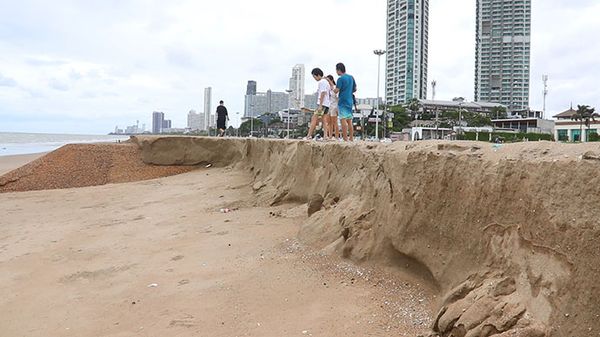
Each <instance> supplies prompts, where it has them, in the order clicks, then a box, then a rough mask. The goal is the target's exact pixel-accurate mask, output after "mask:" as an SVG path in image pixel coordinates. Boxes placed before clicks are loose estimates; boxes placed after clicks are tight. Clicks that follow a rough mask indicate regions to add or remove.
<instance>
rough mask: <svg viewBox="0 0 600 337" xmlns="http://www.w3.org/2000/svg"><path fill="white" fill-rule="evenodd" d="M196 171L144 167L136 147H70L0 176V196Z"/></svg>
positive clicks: (80, 145) (92, 145) (193, 167)
mask: <svg viewBox="0 0 600 337" xmlns="http://www.w3.org/2000/svg"><path fill="white" fill-rule="evenodd" d="M195 168H196V167H195V166H155V165H149V164H145V163H144V162H143V161H142V154H141V151H140V149H139V147H138V146H137V145H135V144H129V143H121V144H72V145H66V146H63V147H61V148H60V149H58V150H56V151H54V152H51V153H49V154H47V155H46V156H44V157H41V158H39V159H37V160H35V161H33V162H31V163H29V164H27V165H25V166H23V167H21V168H18V169H16V170H14V171H12V172H9V173H7V174H5V175H4V176H1V177H0V193H6V192H21V191H37V190H51V189H62V188H73V187H85V186H97V185H105V184H111V183H125V182H132V181H141V180H148V179H155V178H160V177H166V176H172V175H176V174H181V173H185V172H189V171H191V170H193V169H195Z"/></svg>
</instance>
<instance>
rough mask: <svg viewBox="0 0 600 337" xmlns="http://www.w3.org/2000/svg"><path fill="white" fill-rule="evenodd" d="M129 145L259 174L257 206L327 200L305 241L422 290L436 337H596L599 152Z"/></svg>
mask: <svg viewBox="0 0 600 337" xmlns="http://www.w3.org/2000/svg"><path fill="white" fill-rule="evenodd" d="M134 142H136V143H137V144H139V145H140V148H141V149H142V153H143V158H144V161H145V162H146V163H151V164H158V165H195V164H199V163H212V164H213V165H221V166H228V165H234V166H236V167H237V168H240V169H247V170H251V171H252V172H253V174H254V181H253V182H252V183H253V186H254V189H255V191H256V196H257V198H256V201H255V202H256V203H257V204H282V203H287V202H298V201H301V202H308V201H309V199H310V198H311V196H313V195H315V194H318V195H321V196H323V197H324V208H323V210H322V211H320V212H317V213H315V214H314V215H313V216H312V217H310V218H309V220H308V221H307V223H305V224H304V225H303V227H302V229H301V231H300V233H299V236H300V238H301V239H302V240H304V241H305V242H309V243H311V244H312V245H314V246H316V247H318V248H322V249H324V250H326V251H329V252H336V253H338V254H340V255H342V256H344V257H347V258H350V259H352V260H354V261H357V262H367V261H376V262H381V263H385V264H387V265H389V266H393V267H395V268H397V269H398V271H399V272H402V273H405V274H407V275H410V276H412V277H415V278H417V279H421V280H424V281H426V282H427V283H428V284H429V285H430V286H431V288H432V289H436V290H437V291H438V292H439V293H440V297H441V298H442V300H440V303H439V308H440V310H439V314H438V317H437V319H436V322H435V324H434V326H433V327H432V328H433V331H434V332H435V333H438V334H440V335H442V336H469V337H472V336H571V335H573V336H584V335H590V334H592V331H594V332H593V334H594V335H595V334H598V332H597V331H598V327H599V324H600V323H599V321H598V317H599V316H598V315H599V314H600V288H599V285H598V281H597V278H598V276H599V275H600V263H599V262H598V256H600V243H598V239H600V224H599V223H598V218H599V217H598V215H599V214H598V213H599V211H598V208H597V204H598V201H599V198H600V197H599V196H600V181H599V180H600V178H599V176H598V170H599V169H600V161H599V160H598V158H599V156H598V154H599V153H600V147H599V146H598V145H577V146H574V145H564V144H553V143H545V142H541V143H524V144H515V145H504V146H500V147H498V146H493V145H491V144H486V143H435V142H431V143H395V144H392V145H380V144H360V145H356V144H338V143H326V144H319V143H308V142H287V141H265V140H247V139H206V138H185V137H172V138H136V139H134Z"/></svg>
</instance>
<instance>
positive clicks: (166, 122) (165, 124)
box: [161, 119, 173, 131]
mask: <svg viewBox="0 0 600 337" xmlns="http://www.w3.org/2000/svg"><path fill="white" fill-rule="evenodd" d="M172 126H173V124H172V122H171V120H170V119H165V120H164V121H163V124H162V129H163V130H164V129H170V128H171V127H172ZM161 131H162V130H161Z"/></svg>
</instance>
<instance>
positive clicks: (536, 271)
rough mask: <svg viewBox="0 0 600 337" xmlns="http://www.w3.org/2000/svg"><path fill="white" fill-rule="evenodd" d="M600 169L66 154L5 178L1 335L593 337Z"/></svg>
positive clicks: (355, 157) (463, 153) (135, 150)
mask: <svg viewBox="0 0 600 337" xmlns="http://www.w3.org/2000/svg"><path fill="white" fill-rule="evenodd" d="M20 160H21V162H23V161H24V160H25V159H24V158H21V159H20ZM7 162H9V163H10V162H11V161H10V160H8V161H7ZM12 163H13V164H12V165H17V163H18V162H17V161H15V160H13V161H12ZM599 165H600V146H598V145H597V144H579V145H575V144H556V143H550V142H529V143H527V142H525V143H519V144H504V145H501V144H490V143H483V142H445V141H432V142H406V143H403V142H397V143H392V144H377V143H368V142H357V143H351V144H348V143H328V142H302V141H300V142H299V141H285V140H281V141H279V140H261V139H240V138H229V139H227V138H225V139H218V138H207V137H177V136H164V137H132V139H131V141H130V142H128V143H124V144H71V145H66V146H64V147H62V148H61V149H59V150H56V151H54V152H52V153H49V154H47V155H45V156H44V157H41V158H38V159H35V160H33V161H32V162H30V163H28V164H26V165H25V166H23V167H20V168H18V169H15V170H13V171H11V172H10V173H8V174H5V175H3V176H0V212H1V214H3V216H2V218H1V219H0V269H1V270H2V271H3V273H2V274H0V291H1V292H2V293H3V294H7V296H4V297H2V298H0V326H1V327H2V329H3V330H2V331H3V332H5V333H6V335H7V336H19V335H26V336H134V335H135V336H137V335H141V336H305V335H308V336H344V335H350V336H390V335H394V336H411V337H417V336H445V337H447V336H494V337H508V336H512V337H558V336H567V335H573V336H581V335H585V336H594V335H598V333H600V325H598V320H597V317H598V315H600V312H598V308H599V307H600V303H599V302H598V298H600V293H599V290H598V287H597V285H596V280H597V277H598V275H599V274H600V270H599V269H598V266H599V265H598V262H597V256H598V255H597V252H598V251H599V250H600V244H599V243H598V240H597V238H598V237H600V227H599V226H598V221H597V220H596V219H598V217H599V216H600V215H599V214H598V213H599V211H598V209H597V207H595V206H596V205H597V202H598V198H597V196H598V195H600V185H598V184H597V179H596V176H597V174H596V172H597V171H598V168H599V167H600V166H599ZM581 294H588V295H589V296H587V295H586V296H584V297H582V296H581Z"/></svg>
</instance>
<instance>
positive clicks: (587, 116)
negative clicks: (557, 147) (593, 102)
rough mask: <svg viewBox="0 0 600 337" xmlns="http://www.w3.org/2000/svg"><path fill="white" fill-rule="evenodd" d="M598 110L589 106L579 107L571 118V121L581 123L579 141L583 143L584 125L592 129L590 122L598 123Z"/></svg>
mask: <svg viewBox="0 0 600 337" xmlns="http://www.w3.org/2000/svg"><path fill="white" fill-rule="evenodd" d="M595 111H596V109H594V108H591V107H590V106H589V105H577V111H576V113H575V114H574V115H573V117H571V120H575V121H579V141H580V142H582V141H583V125H584V124H585V126H586V127H587V128H588V133H589V129H590V120H591V121H594V122H595V121H596V117H600V115H599V114H597V113H595Z"/></svg>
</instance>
